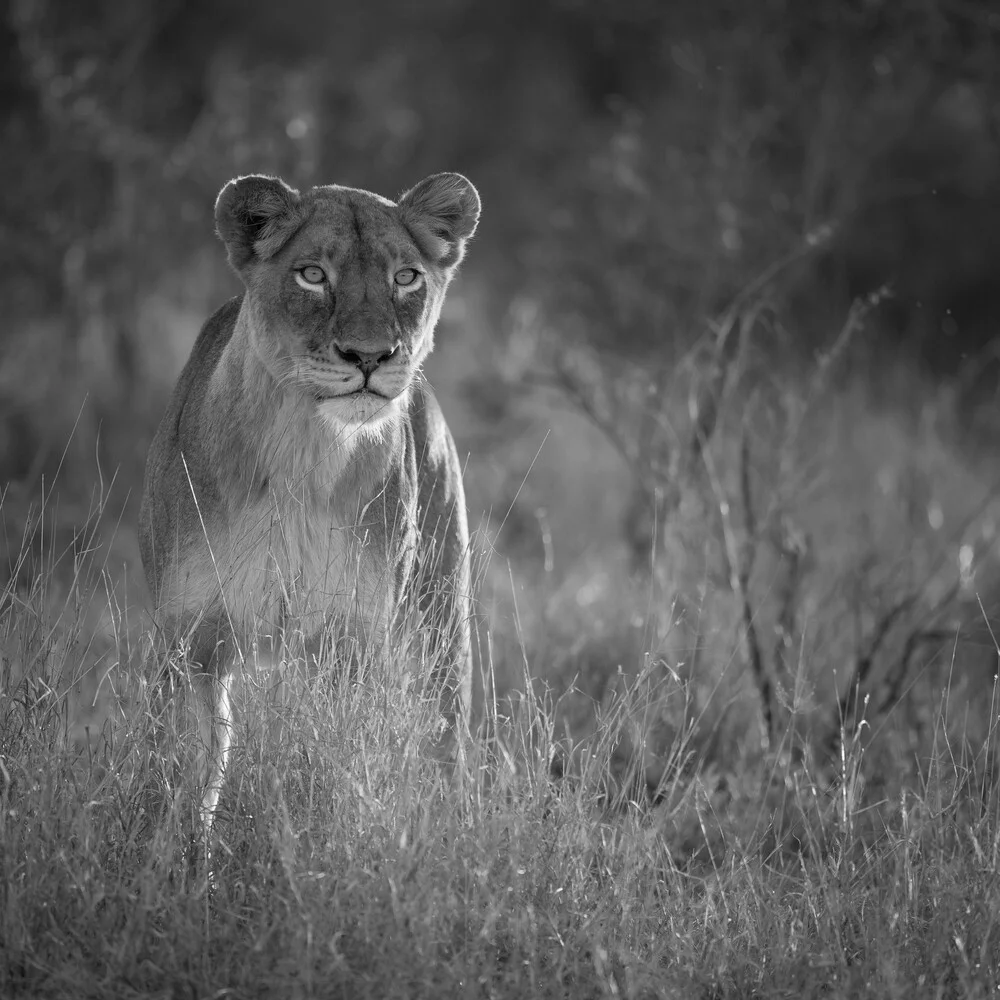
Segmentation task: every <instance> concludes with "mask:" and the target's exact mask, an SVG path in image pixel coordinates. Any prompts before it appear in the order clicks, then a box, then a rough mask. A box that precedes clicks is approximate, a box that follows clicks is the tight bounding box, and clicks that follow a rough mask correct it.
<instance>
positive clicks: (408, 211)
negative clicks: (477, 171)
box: [399, 174, 480, 267]
mask: <svg viewBox="0 0 1000 1000" xmlns="http://www.w3.org/2000/svg"><path fill="white" fill-rule="evenodd" d="M399 208H400V212H401V213H402V217H403V221H404V222H405V223H406V224H407V226H409V228H410V231H411V232H412V233H413V235H414V237H416V239H417V241H418V242H419V243H420V245H421V249H423V251H424V252H425V253H426V254H427V256H428V257H430V258H431V259H432V260H434V261H435V262H437V263H438V264H439V265H441V266H442V267H454V266H455V265H456V264H458V262H459V261H460V260H461V259H462V255H463V254H464V253H465V241H466V240H467V239H469V237H470V236H472V234H473V233H474V232H475V231H476V225H477V224H478V222H479V210H480V201H479V192H478V191H477V190H476V189H475V187H474V186H473V184H472V181H470V180H468V178H465V177H463V176H462V175H461V174H433V175H432V176H430V177H427V178H426V179H424V180H422V181H421V182H420V183H419V184H418V185H417V186H416V187H413V188H410V190H409V191H407V192H406V193H405V194H403V195H402V196H401V197H400V199H399Z"/></svg>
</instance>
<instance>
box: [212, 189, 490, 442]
mask: <svg viewBox="0 0 1000 1000" xmlns="http://www.w3.org/2000/svg"><path fill="white" fill-rule="evenodd" d="M215 215H216V223H217V226H218V230H219V234H220V235H221V236H222V238H223V240H224V241H225V243H226V248H227V250H228V253H229V260H230V263H231V264H232V266H233V267H234V268H235V269H236V271H237V273H238V274H239V275H240V277H241V278H242V279H243V282H244V284H245V285H246V288H247V299H248V304H249V306H250V315H251V317H252V321H253V322H252V327H251V331H250V333H251V338H252V341H253V346H254V349H255V351H256V353H257V354H258V356H259V357H260V359H261V360H262V361H263V362H264V364H265V365H266V366H267V367H268V369H269V370H270V371H271V373H272V374H273V375H274V376H275V378H276V379H277V380H278V381H279V383H280V384H281V385H282V386H283V387H284V388H285V389H286V390H287V391H292V392H299V393H302V394H304V395H305V396H307V397H309V398H310V399H311V400H312V401H314V402H315V404H316V406H317V409H318V412H319V413H320V414H321V415H322V416H323V417H324V418H326V419H327V420H328V421H329V422H330V423H331V424H333V425H334V426H335V427H338V428H357V429H366V430H374V429H376V428H377V427H378V426H379V425H380V424H382V422H383V421H385V420H386V419H389V418H391V417H392V416H393V415H394V414H395V413H396V412H397V411H398V409H399V407H400V405H401V404H403V403H405V400H406V398H407V394H408V391H409V387H410V385H411V383H412V382H413V379H414V378H415V377H416V375H417V373H418V372H419V369H420V365H421V363H422V362H423V360H424V358H425V357H426V356H427V353H428V351H430V349H431V347H432V345H433V335H434V326H435V324H436V323H437V320H438V316H439V314H440V311H441V305H442V302H443V300H444V294H445V291H446V289H447V287H448V282H449V281H450V280H451V277H452V275H453V274H454V271H455V268H456V266H457V265H458V263H459V261H460V260H461V259H462V255H463V253H464V247H465V241H466V240H467V239H468V238H469V237H470V236H471V235H472V233H473V232H474V231H475V228H476V223H477V221H478V218H479V196H478V194H477V193H476V190H475V188H474V187H473V186H472V184H471V183H470V182H469V181H468V180H466V179H465V178H464V177H462V176H461V175H460V174H435V175H434V176H432V177H429V178H427V179H426V180H424V181H422V182H421V183H420V184H418V185H417V186H416V187H415V188H413V189H412V190H410V191H408V192H406V194H404V195H403V196H402V197H401V198H400V200H399V202H398V203H397V204H394V203H393V202H391V201H389V200H388V199H385V198H381V197H379V196H378V195H374V194H371V193H369V192H367V191H359V190H356V189H353V188H344V187H337V186H329V187H317V188H312V189H311V190H309V191H307V192H305V193H304V194H302V195H300V194H299V193H298V192H296V191H293V190H292V189H291V188H289V187H288V186H287V185H285V184H284V183H283V182H282V181H280V180H278V179H276V178H271V177H262V176H256V175H255V176H250V177H242V178H238V179H237V180H235V181H231V182H230V183H229V184H227V185H226V187H224V188H223V189H222V192H221V194H220V195H219V199H218V202H217V203H216V209H215Z"/></svg>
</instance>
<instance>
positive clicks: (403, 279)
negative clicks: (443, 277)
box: [395, 267, 420, 287]
mask: <svg viewBox="0 0 1000 1000" xmlns="http://www.w3.org/2000/svg"><path fill="white" fill-rule="evenodd" d="M419 277H420V272H419V271H418V270H417V269H416V268H415V267H404V268H401V269H400V270H399V271H397V272H396V275H395V281H396V284H397V285H403V286H404V287H405V286H406V285H413V284H416V281H417V279H418V278H419Z"/></svg>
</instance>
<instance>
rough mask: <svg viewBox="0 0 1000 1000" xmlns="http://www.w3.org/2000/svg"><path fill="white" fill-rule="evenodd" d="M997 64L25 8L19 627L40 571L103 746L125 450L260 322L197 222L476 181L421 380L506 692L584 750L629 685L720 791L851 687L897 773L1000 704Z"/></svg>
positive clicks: (619, 7) (947, 43)
mask: <svg viewBox="0 0 1000 1000" xmlns="http://www.w3.org/2000/svg"><path fill="white" fill-rule="evenodd" d="M998 47H1000V9H998V8H997V6H996V4H995V3H994V2H992V0H891V2H890V0H845V2H839V0H838V2H822V0H821V2H816V3H811V4H810V3H796V2H793V0H753V2H749V0H741V2H732V0H697V2H695V0H673V2H670V3H665V2H662V0H616V2H614V3H610V2H606V0H509V2H507V3H503V4H488V3H476V2H473V0H424V2H422V3H420V4H410V3H403V2H400V0H366V2H365V3H348V2H341V3H322V4H321V3H314V2H308V0H284V2H283V3H281V4H274V3H270V2H262V0H260V2H258V0H240V2H238V3H237V2H235V0H198V2H194V0H130V2H128V3H125V2H123V0H87V2H86V3H80V2H78V0H9V2H8V3H7V5H6V6H5V8H4V13H3V17H2V21H0V94H2V100H3V107H4V110H5V114H4V116H3V121H2V126H0V127H2V129H3V136H2V148H3V156H2V158H0V206H2V208H0V289H2V295H3V302H4V319H5V322H4V326H3V331H2V335H0V482H3V483H5V484H9V485H7V487H6V491H5V493H4V494H3V496H4V503H3V509H2V513H3V517H4V531H5V552H6V557H5V563H6V567H7V575H8V577H9V579H10V581H11V582H10V583H8V587H7V594H8V598H10V595H16V594H20V595H22V596H21V597H20V598H18V599H17V600H14V599H7V600H6V601H5V602H4V604H3V609H4V614H5V615H6V616H7V617H8V624H7V627H8V629H10V628H11V627H12V626H11V625H10V621H11V616H12V615H14V614H15V612H16V611H17V609H24V608H27V607H28V606H29V605H31V606H34V605H32V604H31V600H32V595H33V594H34V595H36V596H37V594H38V584H37V580H38V579H39V575H38V574H39V567H40V566H41V567H43V568H44V569H45V570H46V571H45V572H44V573H42V574H41V576H42V577H44V579H45V580H46V583H45V589H46V594H45V595H44V600H41V601H39V602H36V603H37V604H38V605H39V608H41V607H42V605H44V606H45V607H47V608H48V609H49V611H48V612H45V611H44V610H38V611H37V613H38V614H39V615H42V614H45V613H49V614H51V613H53V612H52V608H55V609H57V611H59V613H64V611H65V608H66V607H67V606H68V605H67V601H68V600H69V597H68V595H70V594H71V593H74V594H76V595H77V596H78V597H79V595H81V594H83V595H90V596H91V597H92V598H93V601H92V603H93V608H92V609H91V610H90V611H88V612H86V614H83V615H79V614H78V615H77V616H76V617H77V619H80V620H83V621H84V625H81V626H80V630H79V631H78V632H77V633H74V638H73V640H72V641H73V642H74V643H76V644H77V645H76V646H75V647H74V649H75V650H76V651H75V652H73V653H72V654H70V653H67V658H68V660H71V661H72V662H73V663H81V664H82V665H83V666H82V667H81V671H80V674H79V690H80V692H81V694H80V702H79V707H78V712H79V715H80V720H81V721H80V722H79V725H80V726H82V725H84V724H95V725H96V722H97V720H99V719H100V718H101V711H102V708H101V705H102V704H103V702H102V697H103V696H102V693H101V691H102V688H101V684H103V683H104V680H102V679H106V677H107V676H108V671H109V670H112V669H113V667H114V665H115V664H116V663H117V662H118V659H119V657H120V643H119V640H120V638H121V636H122V633H123V632H125V633H129V632H131V633H134V632H136V631H141V629H142V628H143V627H148V619H147V618H146V617H145V611H144V605H145V602H146V601H147V599H148V596H147V594H146V592H145V590H144V585H143V583H142V580H141V568H140V566H139V563H138V559H137V546H136V541H135V528H134V522H135V516H136V511H137V507H138V498H139V493H140V488H141V475H142V467H143V463H144V460H145V452H146V448H147V447H148V444H149V441H150V438H151V436H152V433H153V430H154V428H155V426H156V423H157V421H158V419H159V417H160V414H161V413H162V410H163V407H164V405H165V403H166V399H167V396H168V394H169V391H170V389H171V387H172V384H173V382H174V379H175V378H176V376H177V374H178V372H179V370H180V367H181V365H182V364H183V362H184V360H185V358H186V356H187V353H188V351H189V350H190V347H191V345H192V343H193V341H194V338H195V336H196V334H197V331H198V329H199V327H200V325H201V323H202V322H203V321H204V319H205V318H206V317H207V316H208V315H209V313H210V312H211V311H212V310H214V309H215V308H216V307H217V306H218V305H219V304H220V303H221V302H223V301H224V300H225V299H226V298H227V297H229V296H230V295H232V294H235V293H236V292H237V291H238V290H239V286H238V283H237V280H236V279H235V277H234V276H233V275H232V274H231V273H229V271H228V270H227V267H226V265H225V260H224V254H223V249H222V246H221V244H220V243H219V242H218V240H217V239H216V238H215V236H214V234H213V219H212V206H213V202H214V198H215V195H216V194H217V192H218V190H219V188H220V187H221V186H222V185H223V184H224V183H225V182H226V181H227V180H228V179H229V178H231V177H233V176H234V175H236V174H240V173H247V172H256V171H261V172H269V173H276V174H280V175H281V176H282V177H284V178H285V179H286V180H287V181H288V182H289V183H291V184H292V185H294V186H298V187H305V186H309V185H313V184H325V183H340V184H347V185H352V186H358V187H364V188H368V189H370V190H374V191H377V192H379V193H383V194H386V195H388V196H390V197H393V196H395V195H396V194H397V193H399V192H400V191H401V190H403V189H404V188H406V187H408V186H410V185H412V184H413V183H415V182H416V181H417V180H419V179H420V178H422V177H423V176H424V175H426V174H429V173H432V172H435V171H440V170H457V171H460V172H462V173H465V174H466V175H468V176H469V177H470V178H471V179H472V180H473V182H474V183H475V184H476V185H477V186H478V188H479V190H480V192H481V195H482V200H483V206H484V208H483V217H482V221H481V224H480V229H479V232H478V234H477V236H476V238H475V240H474V241H473V244H472V246H471V247H470V251H469V254H468V257H467V260H466V263H465V264H464V265H463V268H462V272H461V275H460V277H459V279H458V280H457V281H456V283H455V284H454V285H453V290H452V292H451V297H450V301H449V305H448V307H447V309H446V313H445V315H444V317H443V319H442V324H441V328H440V330H439V335H438V346H437V351H436V354H435V356H434V357H433V359H432V361H431V362H430V364H429V366H428V375H429V378H430V380H431V382H432V383H433V384H434V385H435V387H436V389H437V391H438V394H439V397H440V398H441V401H442V405H443V406H444V409H445V412H446V415H447V416H448V418H449V420H450V422H451V426H452V428H453V430H454V433H455V437H456V438H457V441H458V446H459V451H460V452H461V454H462V455H463V456H467V472H466V484H467V491H468V496H469V505H470V514H471V519H472V522H473V524H474V526H476V527H478V528H479V532H478V541H477V546H478V551H479V552H480V557H479V566H480V569H479V573H478V576H479V580H480V593H479V607H480V610H481V618H482V621H483V622H484V623H485V622H488V623H489V626H488V628H487V627H485V626H484V627H483V628H482V629H481V645H482V647H483V649H484V653H483V659H484V661H487V660H488V661H489V662H492V663H493V665H494V668H495V682H496V686H497V691H498V697H502V696H504V695H505V694H507V693H510V692H515V691H517V690H518V689H522V688H523V687H524V685H525V684H536V683H537V684H546V685H548V686H549V687H550V688H551V690H552V691H553V692H554V694H555V695H560V694H563V693H564V692H567V691H570V692H571V693H570V694H568V695H566V697H565V698H564V700H563V702H561V703H560V704H561V708H560V711H561V712H563V714H564V716H565V720H566V722H567V725H569V726H570V727H571V728H572V727H575V732H576V733H580V732H581V731H586V728H587V726H588V725H590V724H591V723H590V722H589V721H588V720H590V719H592V718H593V717H595V713H596V714H599V710H600V706H601V705H606V704H608V702H609V699H610V698H613V695H614V692H615V691H616V690H618V688H619V686H620V685H621V684H625V683H627V681H628V678H630V677H635V676H637V675H641V674H643V671H645V672H646V673H645V676H646V677H647V680H648V678H649V676H651V673H650V672H651V671H652V674H655V675H656V676H657V677H658V678H659V680H657V681H656V683H657V684H660V685H661V688H660V689H658V690H660V691H661V694H662V697H660V695H658V696H657V700H656V701H657V705H659V706H660V707H659V708H658V709H657V711H656V712H654V713H653V715H654V716H655V717H654V718H653V720H652V722H650V723H649V725H648V726H647V729H648V732H647V731H646V730H644V731H643V733H642V734H640V735H639V736H637V738H636V746H640V745H641V747H642V748H643V749H642V753H643V754H645V755H646V758H645V764H644V766H646V767H647V770H648V773H649V774H651V775H652V776H653V778H652V779H651V780H655V776H656V769H657V760H656V758H657V750H656V747H657V745H660V746H667V745H670V744H671V741H672V740H675V739H676V733H677V731H678V730H679V728H683V726H684V723H683V719H690V718H696V719H697V720H698V726H699V730H698V732H699V734H700V735H699V736H698V737H697V738H698V739H699V740H700V746H701V749H702V751H703V752H704V753H705V754H706V755H708V756H711V755H713V754H714V755H715V756H716V757H718V758H720V759H721V758H722V757H723V755H724V754H725V753H727V746H729V745H730V744H733V745H735V744H736V743H737V742H739V741H740V740H745V738H746V734H747V733H755V732H757V730H758V729H761V730H762V731H763V732H764V733H765V737H764V741H763V742H764V743H765V744H766V742H767V732H768V731H770V732H771V734H772V735H773V733H774V732H776V731H778V732H780V731H782V728H783V726H782V722H781V719H782V718H794V719H805V720H806V723H805V728H806V729H807V730H808V731H809V732H810V733H814V734H823V733H825V732H826V730H828V729H830V728H831V727H832V728H834V729H836V726H837V719H838V713H839V712H847V713H848V714H849V713H850V712H852V711H853V712H857V711H858V709H857V703H856V698H855V695H854V694H853V693H852V692H857V691H862V692H864V691H867V690H876V691H881V692H882V693H881V694H880V695H879V696H878V697H876V698H875V700H874V701H873V702H872V705H873V706H875V705H882V706H883V707H884V708H886V710H890V709H891V712H892V713H893V718H894V719H896V720H898V721H899V723H900V724H899V726H898V729H899V733H900V736H899V739H900V740H901V741H902V745H903V747H904V749H905V747H906V746H909V743H907V741H910V740H912V739H914V737H913V735H912V734H913V733H914V732H918V731H919V727H920V725H921V720H924V719H925V717H926V715H927V712H928V711H929V709H928V708H927V706H929V705H931V704H933V703H934V702H935V700H936V698H937V696H938V694H939V693H940V691H941V690H943V689H944V687H945V686H946V685H947V686H949V689H953V690H955V691H959V690H961V691H967V694H968V697H967V699H966V704H968V705H970V706H972V709H973V710H975V709H976V708H977V706H980V707H981V705H982V702H983V699H982V694H983V692H984V690H986V687H985V686H988V685H989V683H990V682H991V680H992V676H993V673H994V672H995V670H996V649H995V646H994V644H993V642H992V641H991V639H990V638H989V633H988V627H987V626H988V625H989V614H990V608H991V607H992V604H993V601H992V595H993V594H994V593H995V592H996V588H995V585H994V583H993V580H994V578H995V577H996V576H997V574H996V572H995V569H994V563H995V555H996V553H995V548H996V541H995V534H996V526H995V518H996V516H997V515H998V512H1000V507H997V508H995V506H994V493H995V483H996V480H997V478H998V477H1000V462H998V461H997V459H996V458H995V454H996V450H997V449H996V440H997V433H998V430H1000V419H998V411H997V393H998V389H1000V358H998V355H997V343H998V342H997V339H996V334H997V333H998V332H1000V329H998V326H1000V319H998V317H1000V225H998V221H1000V59H998V55H1000V52H998ZM43 500H44V507H45V511H44V513H43V514H42V515H41V516H40V515H39V512H38V510H39V506H40V505H42V502H43ZM85 562H86V563H87V567H88V568H87V569H85V570H84V569H81V567H82V566H83V565H84V563H85ZM33 588H34V589H33ZM95 595H96V596H95ZM52 634H54V633H52ZM67 642H69V640H67ZM671 685H674V686H675V687H673V688H671V687H670V686H671ZM682 691H683V692H685V694H684V697H683V698H681V699H680V701H679V702H678V700H677V698H678V697H679V695H678V692H682ZM663 692H665V693H663ZM95 693H96V694H95ZM95 697H96V703H95ZM685 699H687V700H685ZM692 699H693V701H694V704H693V705H692ZM987 703H988V702H987ZM678 705H679V706H680V707H677V706H678ZM973 715H975V711H973ZM984 718H985V717H984ZM984 724H985V722H984ZM647 737H648V739H647ZM751 742H752V741H751ZM632 751H635V747H633V748H632ZM635 752H638V751H635Z"/></svg>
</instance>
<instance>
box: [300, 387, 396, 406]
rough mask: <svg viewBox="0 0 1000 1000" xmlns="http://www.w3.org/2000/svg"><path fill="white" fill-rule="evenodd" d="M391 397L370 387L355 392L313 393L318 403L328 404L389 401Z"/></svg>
mask: <svg viewBox="0 0 1000 1000" xmlns="http://www.w3.org/2000/svg"><path fill="white" fill-rule="evenodd" d="M391 398H392V397H391V396H387V395H386V394H385V393H384V392H379V391H378V390H377V389H372V388H371V387H370V386H369V387H368V388H365V389H355V390H354V392H329V393H327V392H323V391H322V390H317V391H315V392H314V393H313V399H315V400H316V402H317V403H326V402H329V401H330V400H331V399H384V400H389V399H391Z"/></svg>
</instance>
